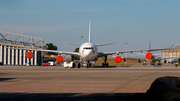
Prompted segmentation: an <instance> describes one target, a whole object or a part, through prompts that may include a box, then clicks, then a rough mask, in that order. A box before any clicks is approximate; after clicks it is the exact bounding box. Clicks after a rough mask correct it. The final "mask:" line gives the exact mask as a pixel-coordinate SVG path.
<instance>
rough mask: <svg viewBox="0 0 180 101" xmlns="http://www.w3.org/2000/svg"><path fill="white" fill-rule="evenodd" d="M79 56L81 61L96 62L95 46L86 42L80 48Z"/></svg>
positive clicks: (96, 51) (96, 52) (96, 50)
mask: <svg viewBox="0 0 180 101" xmlns="http://www.w3.org/2000/svg"><path fill="white" fill-rule="evenodd" d="M79 55H80V58H81V60H83V61H96V60H98V57H97V56H98V49H97V47H96V45H95V44H93V43H91V42H86V43H84V44H82V45H81V46H80V48H79Z"/></svg>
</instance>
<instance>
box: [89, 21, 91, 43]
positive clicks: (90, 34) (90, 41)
mask: <svg viewBox="0 0 180 101" xmlns="http://www.w3.org/2000/svg"><path fill="white" fill-rule="evenodd" d="M89 42H91V21H89Z"/></svg>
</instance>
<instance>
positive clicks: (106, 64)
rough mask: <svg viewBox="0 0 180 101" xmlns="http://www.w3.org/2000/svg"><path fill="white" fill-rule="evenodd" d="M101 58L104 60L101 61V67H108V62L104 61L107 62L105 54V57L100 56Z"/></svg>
mask: <svg viewBox="0 0 180 101" xmlns="http://www.w3.org/2000/svg"><path fill="white" fill-rule="evenodd" d="M102 59H103V60H104V63H102V67H108V66H109V64H108V63H106V62H107V56H105V58H103V57H102Z"/></svg>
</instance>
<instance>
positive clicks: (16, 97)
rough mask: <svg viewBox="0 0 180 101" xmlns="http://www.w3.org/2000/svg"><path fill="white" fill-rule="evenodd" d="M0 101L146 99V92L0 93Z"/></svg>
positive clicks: (130, 100) (118, 100) (125, 100)
mask: <svg viewBox="0 0 180 101" xmlns="http://www.w3.org/2000/svg"><path fill="white" fill-rule="evenodd" d="M0 101H146V93H90V94H86V93H0Z"/></svg>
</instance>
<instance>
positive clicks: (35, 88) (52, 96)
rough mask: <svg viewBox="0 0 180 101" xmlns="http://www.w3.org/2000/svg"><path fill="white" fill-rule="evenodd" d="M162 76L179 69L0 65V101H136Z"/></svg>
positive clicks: (162, 66)
mask: <svg viewBox="0 0 180 101" xmlns="http://www.w3.org/2000/svg"><path fill="white" fill-rule="evenodd" d="M164 76H176V77H180V67H177V68H176V67H175V66H173V65H172V64H165V65H161V66H157V65H155V66H150V65H146V66H143V65H133V66H126V67H113V66H112V67H93V68H67V69H65V68H64V67H59V66H0V101H4V100H9V101H24V100H28V101H34V100H37V101H40V100H42V101H50V100H60V101H69V100H76V101H101V100H103V101H109V100H111V101H113V100H114V101H136V100H137V101H140V100H139V95H141V97H144V96H145V93H146V91H147V90H148V89H149V88H150V86H151V84H152V82H153V81H154V80H155V79H156V78H158V77H164ZM144 100H145V98H144V99H143V100H142V101H144Z"/></svg>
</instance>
